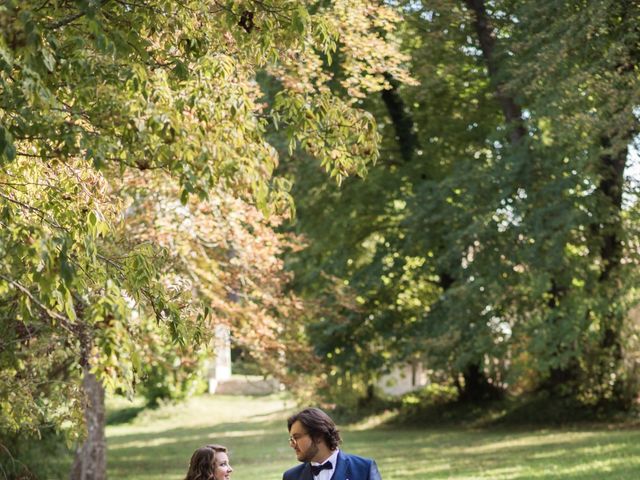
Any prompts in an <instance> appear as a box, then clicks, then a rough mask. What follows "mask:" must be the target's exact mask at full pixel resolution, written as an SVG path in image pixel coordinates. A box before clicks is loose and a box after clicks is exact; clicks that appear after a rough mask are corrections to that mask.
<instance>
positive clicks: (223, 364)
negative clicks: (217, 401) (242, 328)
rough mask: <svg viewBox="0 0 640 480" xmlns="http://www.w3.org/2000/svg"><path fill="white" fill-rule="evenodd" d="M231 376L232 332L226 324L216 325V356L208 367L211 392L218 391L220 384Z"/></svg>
mask: <svg viewBox="0 0 640 480" xmlns="http://www.w3.org/2000/svg"><path fill="white" fill-rule="evenodd" d="M230 378H231V332H230V330H229V327H228V326H226V325H220V324H218V325H216V326H215V337H214V357H213V358H212V359H211V360H210V362H209V366H208V368H207V382H208V384H209V393H216V390H217V389H218V384H219V383H220V382H224V381H225V380H229V379H230Z"/></svg>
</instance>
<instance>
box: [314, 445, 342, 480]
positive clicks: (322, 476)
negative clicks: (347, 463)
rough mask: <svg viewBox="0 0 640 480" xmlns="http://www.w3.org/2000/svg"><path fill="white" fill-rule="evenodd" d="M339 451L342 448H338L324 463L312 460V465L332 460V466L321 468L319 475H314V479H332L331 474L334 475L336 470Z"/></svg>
mask: <svg viewBox="0 0 640 480" xmlns="http://www.w3.org/2000/svg"><path fill="white" fill-rule="evenodd" d="M339 451H340V450H339V449H337V448H336V449H335V450H334V451H333V453H332V454H331V456H330V457H329V458H327V459H326V460H325V461H324V462H322V463H317V462H311V465H313V466H318V465H324V464H325V463H327V462H331V468H327V469H326V470H321V471H320V473H319V474H318V475H314V476H313V480H331V476H332V475H333V472H334V471H335V470H336V462H337V461H338V452H339Z"/></svg>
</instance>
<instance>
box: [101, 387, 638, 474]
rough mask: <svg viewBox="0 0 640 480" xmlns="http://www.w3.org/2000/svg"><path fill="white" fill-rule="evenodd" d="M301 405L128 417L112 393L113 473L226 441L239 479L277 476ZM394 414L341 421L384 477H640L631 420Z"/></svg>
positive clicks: (182, 465)
mask: <svg viewBox="0 0 640 480" xmlns="http://www.w3.org/2000/svg"><path fill="white" fill-rule="evenodd" d="M296 408H297V406H296V404H295V403H294V401H293V400H292V399H291V398H290V397H287V396H284V395H272V396H264V397H247V396H201V397H196V398H193V399H191V400H189V401H187V402H186V403H181V404H176V405H165V406H162V407H160V408H158V409H156V410H144V411H141V412H140V413H139V414H138V415H137V416H135V417H134V418H133V419H131V420H128V421H126V418H127V413H128V412H135V411H136V407H135V406H131V405H127V404H123V403H121V402H118V403H112V406H111V411H110V420H109V423H110V425H109V426H108V428H107V442H108V475H109V478H112V479H119V480H168V479H175V480H179V479H181V478H184V474H185V473H186V470H187V466H188V462H189V457H190V456H191V453H192V452H193V450H195V449H196V448H197V447H199V446H201V445H203V444H205V443H221V444H223V445H226V446H227V447H228V448H229V449H230V451H231V462H232V466H233V468H234V470H235V471H234V473H233V479H234V480H256V479H261V480H263V479H265V480H268V479H273V480H279V479H281V478H282V472H283V471H284V470H285V469H287V468H289V467H291V466H293V465H294V464H295V463H296V460H295V456H294V454H293V452H292V450H291V448H290V447H289V445H288V441H287V437H288V435H287V431H286V418H287V415H289V414H290V413H292V412H294V411H295V410H296ZM389 420H390V414H387V415H385V414H383V415H380V416H375V417H369V418H367V419H364V420H361V421H360V422H358V423H353V424H349V425H339V427H340V428H341V431H342V434H343V440H344V444H343V449H344V450H345V451H346V452H350V453H356V454H360V455H363V456H368V457H373V458H375V459H376V461H377V462H378V465H379V467H380V471H381V473H382V477H383V478H384V480H428V479H434V480H436V479H455V480H462V479H489V478H490V479H496V480H497V479H503V480H506V479H513V480H516V479H517V480H524V479H535V478H545V479H560V478H562V479H582V480H590V479H593V480H596V479H598V480H600V479H612V480H613V479H624V480H627V479H628V480H631V479H637V478H640V428H636V427H634V426H633V425H631V424H628V423H627V424H604V423H602V424H588V425H587V424H582V425H574V426H564V427H555V428H545V427H540V426H537V427H524V426H518V427H499V428H491V429H489V428H471V427H462V426H440V427H420V426H418V425H412V426H399V425H394V423H393V422H389Z"/></svg>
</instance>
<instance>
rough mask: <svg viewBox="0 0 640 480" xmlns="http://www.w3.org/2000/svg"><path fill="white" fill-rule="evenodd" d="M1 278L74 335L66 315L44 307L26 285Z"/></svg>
mask: <svg viewBox="0 0 640 480" xmlns="http://www.w3.org/2000/svg"><path fill="white" fill-rule="evenodd" d="M0 278H1V279H2V280H4V281H5V282H7V283H9V284H10V285H13V286H14V287H15V288H17V289H18V290H20V291H21V292H22V293H23V294H25V295H26V296H27V297H28V298H29V300H31V301H32V302H33V303H34V304H36V305H37V306H38V307H39V308H40V309H41V310H43V311H44V312H46V314H47V315H49V317H51V318H55V319H56V320H59V321H60V324H61V325H62V327H63V328H64V329H65V330H66V331H67V332H69V333H70V334H73V332H72V331H71V329H70V327H69V325H70V322H69V319H68V318H67V317H65V316H64V315H60V314H59V313H57V312H54V311H53V310H51V309H49V308H48V307H47V306H46V305H44V304H43V303H42V302H40V300H38V299H37V298H36V297H35V296H34V295H33V294H32V293H31V292H30V291H29V289H28V288H27V287H25V286H24V285H22V284H21V283H19V282H16V281H15V280H11V279H10V278H8V277H5V276H4V275H2V274H0Z"/></svg>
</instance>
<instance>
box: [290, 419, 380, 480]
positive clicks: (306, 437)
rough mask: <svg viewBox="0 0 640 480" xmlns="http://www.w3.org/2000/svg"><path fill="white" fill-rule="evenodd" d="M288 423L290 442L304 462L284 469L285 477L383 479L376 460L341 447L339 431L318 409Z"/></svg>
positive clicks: (315, 479)
mask: <svg viewBox="0 0 640 480" xmlns="http://www.w3.org/2000/svg"><path fill="white" fill-rule="evenodd" d="M287 426H288V428H289V445H291V447H292V448H293V449H294V450H295V452H296V457H298V460H299V461H301V462H303V463H302V464H301V465H298V466H296V467H293V468H290V469H289V470H287V471H286V472H284V474H283V475H282V479H283V480H382V477H381V476H380V472H379V471H378V467H377V466H376V462H375V461H373V460H371V459H369V458H362V457H358V456H356V455H348V454H346V453H342V452H341V451H340V450H339V449H338V444H339V443H340V442H342V439H341V438H340V433H339V432H338V429H337V428H336V425H335V423H333V420H332V419H331V417H329V415H327V414H326V413H324V412H323V411H322V410H320V409H319V408H306V409H304V410H302V411H301V412H299V413H296V414H295V415H292V416H291V417H289V419H288V420H287Z"/></svg>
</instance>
